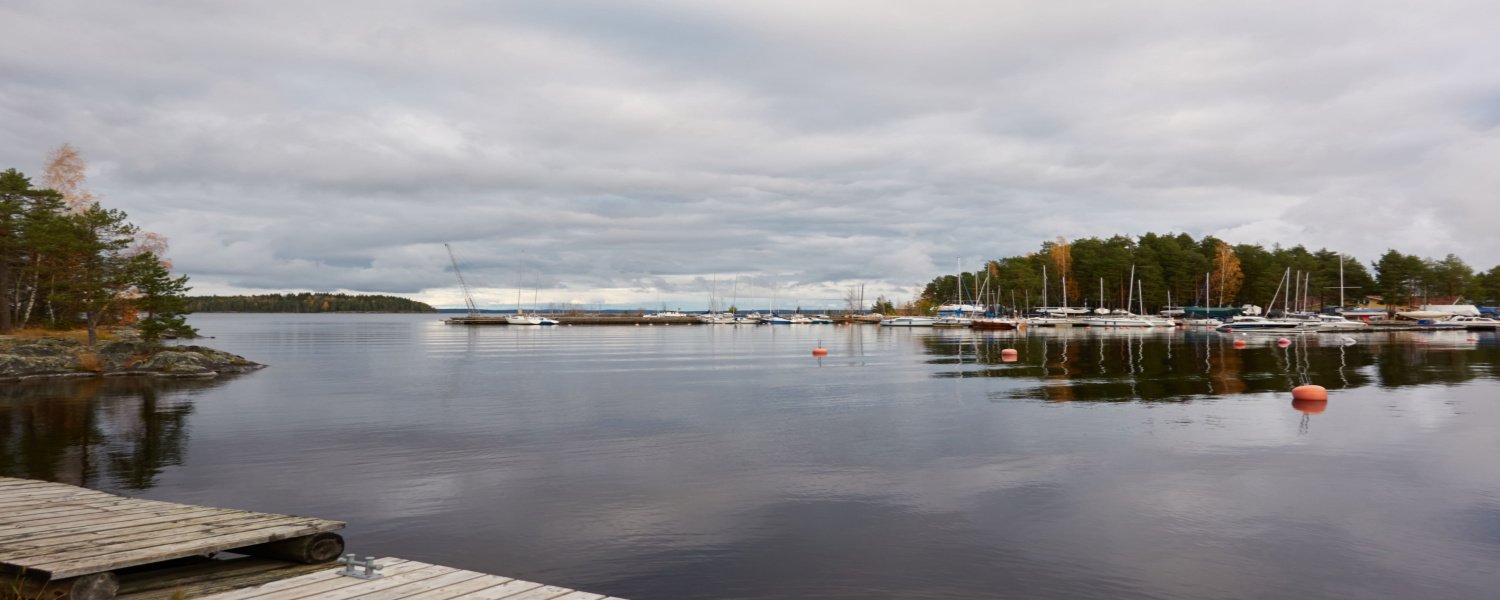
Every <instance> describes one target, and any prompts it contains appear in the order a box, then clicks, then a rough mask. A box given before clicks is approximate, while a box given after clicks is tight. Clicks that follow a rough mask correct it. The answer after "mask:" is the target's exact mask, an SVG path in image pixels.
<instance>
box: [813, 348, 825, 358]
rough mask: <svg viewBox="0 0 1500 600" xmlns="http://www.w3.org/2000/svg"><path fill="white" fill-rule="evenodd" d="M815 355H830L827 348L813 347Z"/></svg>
mask: <svg viewBox="0 0 1500 600" xmlns="http://www.w3.org/2000/svg"><path fill="white" fill-rule="evenodd" d="M813 356H828V349H827V348H813Z"/></svg>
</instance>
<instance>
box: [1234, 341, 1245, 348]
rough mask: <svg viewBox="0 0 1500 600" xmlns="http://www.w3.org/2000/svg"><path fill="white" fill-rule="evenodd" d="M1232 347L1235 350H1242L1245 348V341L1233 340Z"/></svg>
mask: <svg viewBox="0 0 1500 600" xmlns="http://www.w3.org/2000/svg"><path fill="white" fill-rule="evenodd" d="M1234 347H1235V348H1244V347H1245V340H1235V341H1234Z"/></svg>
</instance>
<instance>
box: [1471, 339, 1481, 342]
mask: <svg viewBox="0 0 1500 600" xmlns="http://www.w3.org/2000/svg"><path fill="white" fill-rule="evenodd" d="M1469 341H1471V342H1477V341H1479V338H1469Z"/></svg>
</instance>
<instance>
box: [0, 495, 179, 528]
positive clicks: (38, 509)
mask: <svg viewBox="0 0 1500 600" xmlns="http://www.w3.org/2000/svg"><path fill="white" fill-rule="evenodd" d="M157 504H158V503H155V502H148V501H139V502H138V501H135V500H131V499H129V498H116V499H114V500H111V501H108V502H105V501H94V502H55V503H47V504H34V505H29V506H27V507H24V508H21V507H17V508H15V510H13V511H8V512H6V513H3V514H0V523H11V522H15V521H17V520H25V519H31V518H41V517H43V516H46V515H51V514H54V513H63V512H69V511H78V510H95V511H99V512H101V513H108V512H119V511H124V510H136V509H139V508H142V507H154V506H156V505H157Z"/></svg>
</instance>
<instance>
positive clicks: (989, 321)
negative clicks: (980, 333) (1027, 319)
mask: <svg viewBox="0 0 1500 600" xmlns="http://www.w3.org/2000/svg"><path fill="white" fill-rule="evenodd" d="M1022 324H1023V321H1021V320H1020V319H1011V318H1007V317H979V318H976V319H974V328H975V329H1019V328H1020V327H1021V325H1022Z"/></svg>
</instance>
